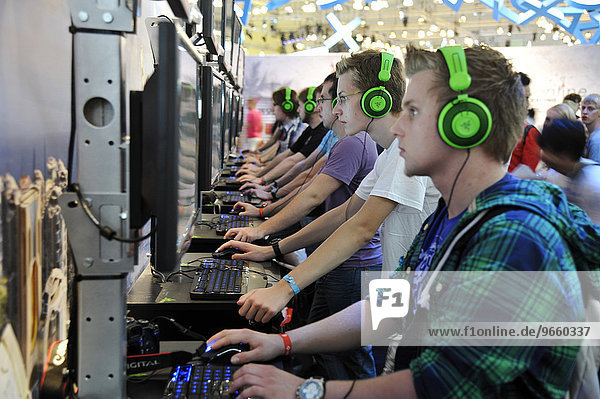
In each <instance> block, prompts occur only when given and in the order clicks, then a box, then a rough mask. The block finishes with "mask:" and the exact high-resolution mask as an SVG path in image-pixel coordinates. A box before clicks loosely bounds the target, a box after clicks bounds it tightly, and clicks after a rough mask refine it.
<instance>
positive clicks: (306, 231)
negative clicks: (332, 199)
mask: <svg viewBox="0 0 600 399" xmlns="http://www.w3.org/2000/svg"><path fill="white" fill-rule="evenodd" d="M346 206H347V203H346V202H345V203H343V204H342V205H340V206H338V207H336V208H334V209H332V210H330V211H329V212H327V213H325V214H323V215H321V216H319V217H318V218H317V219H315V220H313V221H312V222H310V223H309V224H308V225H307V226H305V227H303V228H302V229H301V230H300V231H298V232H297V233H295V234H292V235H291V236H289V237H286V238H284V239H283V240H281V241H280V242H279V248H280V249H281V252H283V253H284V254H286V253H290V252H293V251H296V250H298V249H300V248H306V247H307V246H309V245H312V244H316V243H318V242H321V241H324V240H325V239H327V237H329V236H330V235H331V234H333V232H334V231H335V230H336V229H337V228H338V227H340V226H341V225H342V223H344V222H345V221H346V219H345V209H346Z"/></svg>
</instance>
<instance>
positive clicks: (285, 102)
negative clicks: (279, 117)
mask: <svg viewBox="0 0 600 399" xmlns="http://www.w3.org/2000/svg"><path fill="white" fill-rule="evenodd" d="M281 109H283V110H284V111H285V112H290V111H292V109H294V103H293V102H291V101H290V100H283V102H282V103H281Z"/></svg>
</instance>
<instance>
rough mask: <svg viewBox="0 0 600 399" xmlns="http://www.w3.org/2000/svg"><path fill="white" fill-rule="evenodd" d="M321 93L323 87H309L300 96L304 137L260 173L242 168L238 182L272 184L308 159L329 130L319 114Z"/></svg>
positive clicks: (270, 162) (238, 173)
mask: <svg viewBox="0 0 600 399" xmlns="http://www.w3.org/2000/svg"><path fill="white" fill-rule="evenodd" d="M320 92H321V87H320V86H319V87H314V86H313V87H307V88H305V89H304V90H302V91H301V92H300V94H299V96H298V99H299V101H300V106H299V108H298V109H299V113H300V118H301V119H302V122H304V123H306V124H308V127H307V128H306V129H304V131H303V132H302V135H301V136H300V137H299V138H298V140H296V142H295V143H294V144H292V145H291V146H290V148H288V149H287V150H285V151H284V152H282V153H281V154H279V155H277V156H276V157H275V158H274V159H272V160H271V161H269V162H268V163H267V164H266V165H265V166H263V167H262V168H261V169H260V170H259V171H258V172H254V173H253V172H250V171H249V170H248V169H245V168H242V169H240V170H239V171H238V172H237V175H241V176H240V177H239V178H238V180H239V181H242V182H253V183H261V184H264V183H265V182H272V181H274V180H275V179H277V178H278V177H281V176H283V175H284V174H285V173H286V172H287V171H288V170H290V169H291V168H292V167H293V166H294V165H295V164H296V163H298V162H300V161H302V160H304V159H306V157H307V156H309V155H310V154H311V153H312V152H313V151H314V150H315V149H316V148H317V147H318V145H319V144H320V143H321V140H322V139H323V137H324V136H325V133H327V130H328V129H326V128H325V127H324V126H323V123H322V122H321V116H320V114H319V113H318V112H317V103H316V101H315V100H316V96H317V94H318V93H320Z"/></svg>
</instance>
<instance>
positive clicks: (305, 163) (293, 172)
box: [277, 149, 324, 187]
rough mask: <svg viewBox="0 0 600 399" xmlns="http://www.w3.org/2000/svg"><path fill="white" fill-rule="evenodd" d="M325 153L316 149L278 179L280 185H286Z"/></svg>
mask: <svg viewBox="0 0 600 399" xmlns="http://www.w3.org/2000/svg"><path fill="white" fill-rule="evenodd" d="M323 155H324V154H323V153H322V152H321V151H319V150H318V149H317V150H314V151H313V152H312V153H311V154H310V155H309V156H308V158H306V159H304V160H302V161H300V162H298V163H297V164H296V165H294V166H293V167H292V168H291V169H290V170H289V171H288V172H287V173H286V174H284V175H283V176H281V177H280V178H278V179H277V184H278V185H279V187H283V186H285V185H286V184H287V183H289V182H291V181H292V180H293V179H294V178H296V176H298V175H299V174H300V173H302V172H303V171H305V170H306V169H309V168H310V167H312V166H313V165H314V164H315V162H317V161H318V160H319V159H320V158H321V157H322V156H323Z"/></svg>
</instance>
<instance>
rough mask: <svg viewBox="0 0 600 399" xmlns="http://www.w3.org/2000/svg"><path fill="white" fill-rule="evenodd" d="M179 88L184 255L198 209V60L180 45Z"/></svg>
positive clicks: (180, 217) (180, 234)
mask: <svg viewBox="0 0 600 399" xmlns="http://www.w3.org/2000/svg"><path fill="white" fill-rule="evenodd" d="M177 51H178V53H179V57H178V59H179V68H178V71H179V73H178V84H177V87H178V89H179V90H180V92H179V95H178V100H179V118H178V119H179V123H178V135H177V136H178V138H179V154H178V158H179V160H178V172H179V173H178V175H179V176H178V178H179V179H178V182H179V183H178V191H177V193H178V194H177V204H178V207H179V209H178V214H177V215H178V218H177V219H178V223H177V251H178V252H179V253H181V252H184V250H185V249H186V244H188V240H189V238H190V235H191V234H192V233H193V231H192V230H193V229H192V227H193V225H194V223H195V220H196V216H197V214H196V211H197V209H198V206H197V204H198V192H199V191H198V190H197V187H196V186H197V182H198V177H197V172H198V154H197V151H198V97H197V84H198V82H197V81H198V64H197V63H196V60H195V59H193V58H192V56H191V55H190V54H189V53H188V52H187V51H186V50H185V48H183V46H181V45H179V46H178V47H177Z"/></svg>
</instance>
